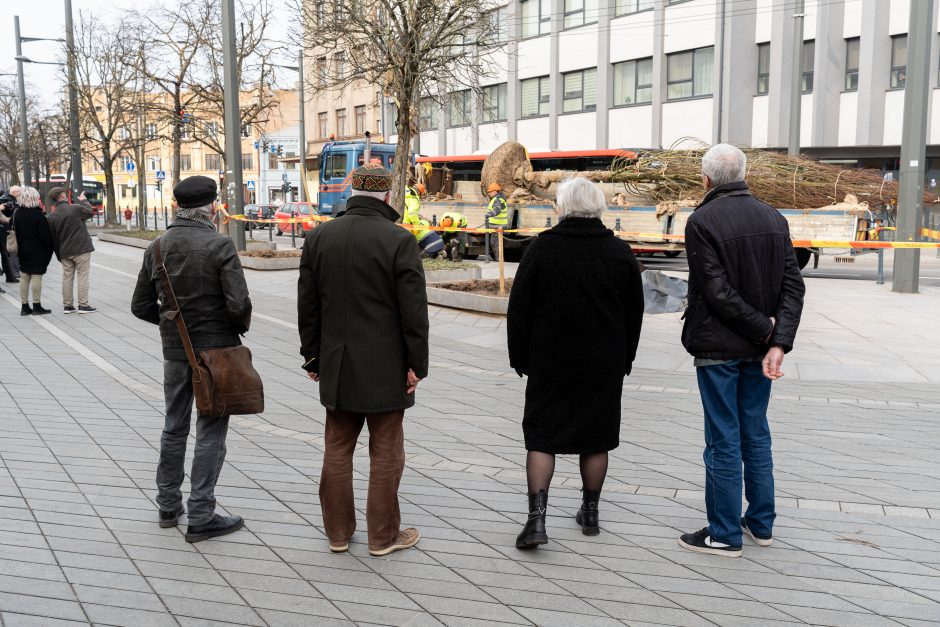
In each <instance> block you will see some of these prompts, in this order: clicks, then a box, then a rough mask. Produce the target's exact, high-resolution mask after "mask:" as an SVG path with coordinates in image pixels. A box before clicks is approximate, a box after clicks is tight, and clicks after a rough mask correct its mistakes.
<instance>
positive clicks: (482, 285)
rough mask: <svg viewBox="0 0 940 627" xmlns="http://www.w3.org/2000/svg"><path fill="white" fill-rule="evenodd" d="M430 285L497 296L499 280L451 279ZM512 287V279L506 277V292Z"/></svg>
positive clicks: (455, 290)
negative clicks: (450, 280)
mask: <svg viewBox="0 0 940 627" xmlns="http://www.w3.org/2000/svg"><path fill="white" fill-rule="evenodd" d="M431 287H438V288H441V289H445V290H452V291H454V292H468V293H470V294H480V295H481V296H499V281H498V280H497V279H477V280H474V281H452V282H448V283H435V284H434V285H432V286H431ZM511 289H512V279H506V294H509V291H510V290H511Z"/></svg>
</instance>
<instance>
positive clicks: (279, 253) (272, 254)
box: [238, 249, 302, 259]
mask: <svg viewBox="0 0 940 627" xmlns="http://www.w3.org/2000/svg"><path fill="white" fill-rule="evenodd" d="M301 253H302V251H301V250H299V249H291V250H252V251H247V250H243V251H241V252H240V253H238V254H239V255H242V256H243V257H261V258H263V259H287V258H289V257H300V255H301Z"/></svg>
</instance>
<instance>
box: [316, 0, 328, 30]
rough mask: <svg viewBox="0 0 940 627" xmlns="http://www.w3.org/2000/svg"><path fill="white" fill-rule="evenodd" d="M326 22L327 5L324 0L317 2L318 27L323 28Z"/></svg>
mask: <svg viewBox="0 0 940 627" xmlns="http://www.w3.org/2000/svg"><path fill="white" fill-rule="evenodd" d="M325 21H326V3H325V2H323V0H318V1H317V26H322V25H323V22H325Z"/></svg>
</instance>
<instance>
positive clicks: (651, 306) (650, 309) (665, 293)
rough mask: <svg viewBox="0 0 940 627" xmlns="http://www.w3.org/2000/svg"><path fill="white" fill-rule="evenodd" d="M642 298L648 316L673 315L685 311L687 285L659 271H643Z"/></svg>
mask: <svg viewBox="0 0 940 627" xmlns="http://www.w3.org/2000/svg"><path fill="white" fill-rule="evenodd" d="M641 276H642V278H643V298H644V300H645V301H646V308H645V311H646V313H648V314H658V313H675V312H679V311H684V310H685V305H686V299H687V297H688V294H689V283H688V281H686V280H685V279H678V278H676V277H671V276H669V275H666V274H663V273H662V272H660V271H659V270H644V271H643V274H642V275H641Z"/></svg>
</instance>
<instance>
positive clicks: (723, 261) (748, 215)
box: [682, 181, 806, 359]
mask: <svg viewBox="0 0 940 627" xmlns="http://www.w3.org/2000/svg"><path fill="white" fill-rule="evenodd" d="M685 246H686V254H687V255H688V258H689V306H688V308H687V309H686V312H685V326H684V327H683V329H682V344H683V345H684V346H685V348H686V350H688V351H689V353H691V354H692V355H694V356H696V357H701V358H704V359H743V358H754V357H760V356H762V355H763V354H764V353H766V351H767V348H768V345H777V346H781V347H782V348H783V349H784V351H786V352H789V351H790V350H791V349H792V348H793V342H794V340H795V338H796V330H797V327H799V325H800V314H801V313H802V311H803V295H804V293H805V291H806V288H805V286H804V285H803V277H802V275H801V274H800V267H799V263H798V262H797V260H796V254H795V253H794V252H793V245H792V243H791V240H790V229H789V226H788V224H787V221H786V219H785V218H784V217H783V216H782V215H780V212H778V211H777V210H776V209H774V208H773V207H770V206H769V205H767V204H765V203H763V202H761V201H760V200H758V199H756V198H754V197H753V196H752V195H751V192H750V191H749V190H748V187H747V183H745V182H744V181H740V182H737V183H728V184H727V185H722V186H720V187H716V188H715V189H713V190H711V191H710V192H709V193H708V194H706V196H705V198H704V199H703V200H702V202H701V204H700V205H699V206H698V207H697V208H696V209H695V211H694V212H693V213H692V216H691V217H690V218H689V221H688V223H687V224H686V227H685ZM771 317H774V318H776V320H777V324H776V327H774V326H773V324H772V323H771V321H770V318H771ZM768 338H769V341H768Z"/></svg>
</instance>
